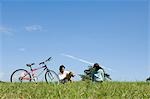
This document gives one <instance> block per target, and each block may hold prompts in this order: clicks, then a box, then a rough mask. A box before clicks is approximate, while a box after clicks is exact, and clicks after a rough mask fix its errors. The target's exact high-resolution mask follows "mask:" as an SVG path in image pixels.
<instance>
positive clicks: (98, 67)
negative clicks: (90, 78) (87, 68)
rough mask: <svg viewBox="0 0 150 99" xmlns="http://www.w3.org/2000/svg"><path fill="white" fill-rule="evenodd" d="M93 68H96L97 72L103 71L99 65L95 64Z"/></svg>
mask: <svg viewBox="0 0 150 99" xmlns="http://www.w3.org/2000/svg"><path fill="white" fill-rule="evenodd" d="M93 68H96V70H99V69H103V68H102V67H100V66H99V64H98V63H95V64H94V66H93Z"/></svg>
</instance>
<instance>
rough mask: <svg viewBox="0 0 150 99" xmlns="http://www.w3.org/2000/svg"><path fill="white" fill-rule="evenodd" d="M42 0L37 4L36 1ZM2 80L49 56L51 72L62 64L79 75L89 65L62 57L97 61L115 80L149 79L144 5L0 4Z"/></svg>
mask: <svg viewBox="0 0 150 99" xmlns="http://www.w3.org/2000/svg"><path fill="white" fill-rule="evenodd" d="M39 1H40V0H39ZM0 8H1V12H0V19H1V21H0V22H1V25H0V32H1V46H0V47H1V48H0V49H1V55H0V56H1V62H0V72H1V79H2V80H9V77H10V74H11V73H12V72H13V71H14V70H15V69H18V68H25V69H27V67H25V64H26V63H32V62H36V63H38V62H40V61H42V60H44V59H47V58H48V57H49V56H52V57H53V60H52V61H51V62H50V63H49V64H48V65H49V68H50V69H53V70H55V71H56V72H58V68H59V66H60V65H61V64H64V65H65V66H66V69H68V70H71V71H73V72H74V73H75V74H76V77H75V79H76V80H79V78H80V77H79V76H78V75H77V74H82V73H83V71H84V69H86V68H87V67H88V64H86V63H83V62H80V61H77V60H74V59H70V58H68V57H65V56H62V55H61V54H62V53H65V54H69V55H73V56H76V57H79V58H81V59H84V60H87V61H89V62H92V63H95V62H98V63H100V64H102V65H103V66H105V67H106V68H111V69H112V70H111V71H110V70H107V69H106V71H107V72H108V73H110V74H111V76H112V79H114V80H118V81H136V80H145V79H146V78H147V77H148V76H150V64H149V58H148V56H149V53H148V48H149V41H148V33H149V31H148V29H149V27H148V1H146V0H138V1H135V0H131V1H126V0H123V1H119V0H108V1H64V2H63V1H55V2H54V1H49V2H48V1H40V2H35V1H34V0H33V1H32V0H30V2H29V1H28V2H27V1H26V2H25V1H24V2H23V0H22V2H21V1H20V2H19V1H15V2H12V1H11V2H10V1H9V0H8V1H7V0H6V1H5V0H4V1H3V2H1V4H0Z"/></svg>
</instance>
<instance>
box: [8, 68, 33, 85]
mask: <svg viewBox="0 0 150 99" xmlns="http://www.w3.org/2000/svg"><path fill="white" fill-rule="evenodd" d="M10 81H11V82H21V83H22V82H31V75H30V73H28V71H27V70H25V69H17V70H16V71H14V72H13V73H12V74H11V77H10Z"/></svg>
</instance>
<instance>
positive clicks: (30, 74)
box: [10, 57, 60, 84]
mask: <svg viewBox="0 0 150 99" xmlns="http://www.w3.org/2000/svg"><path fill="white" fill-rule="evenodd" d="M50 60H51V57H50V58H48V59H47V60H46V61H44V62H41V63H39V65H41V66H40V67H38V68H34V69H33V68H32V65H35V63H32V64H26V66H28V67H29V68H30V71H27V70H25V69H17V70H15V71H14V72H13V73H12V74H11V77H10V81H11V82H21V83H22V82H31V81H35V82H37V79H38V77H39V76H40V75H41V74H42V73H43V72H44V71H45V81H46V82H47V83H57V84H58V83H59V81H60V80H59V77H58V75H57V73H56V72H54V71H53V70H50V69H48V67H47V65H46V62H48V61H50ZM39 69H43V70H42V72H41V73H39V75H35V72H36V71H37V70H39Z"/></svg>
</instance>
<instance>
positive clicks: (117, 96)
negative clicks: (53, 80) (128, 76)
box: [0, 81, 150, 99]
mask: <svg viewBox="0 0 150 99" xmlns="http://www.w3.org/2000/svg"><path fill="white" fill-rule="evenodd" d="M0 99H150V83H148V82H147V83H146V82H104V83H92V82H82V81H80V82H73V83H67V84H59V85H53V84H52V85H48V84H46V83H38V84H36V83H22V84H21V83H0Z"/></svg>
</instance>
